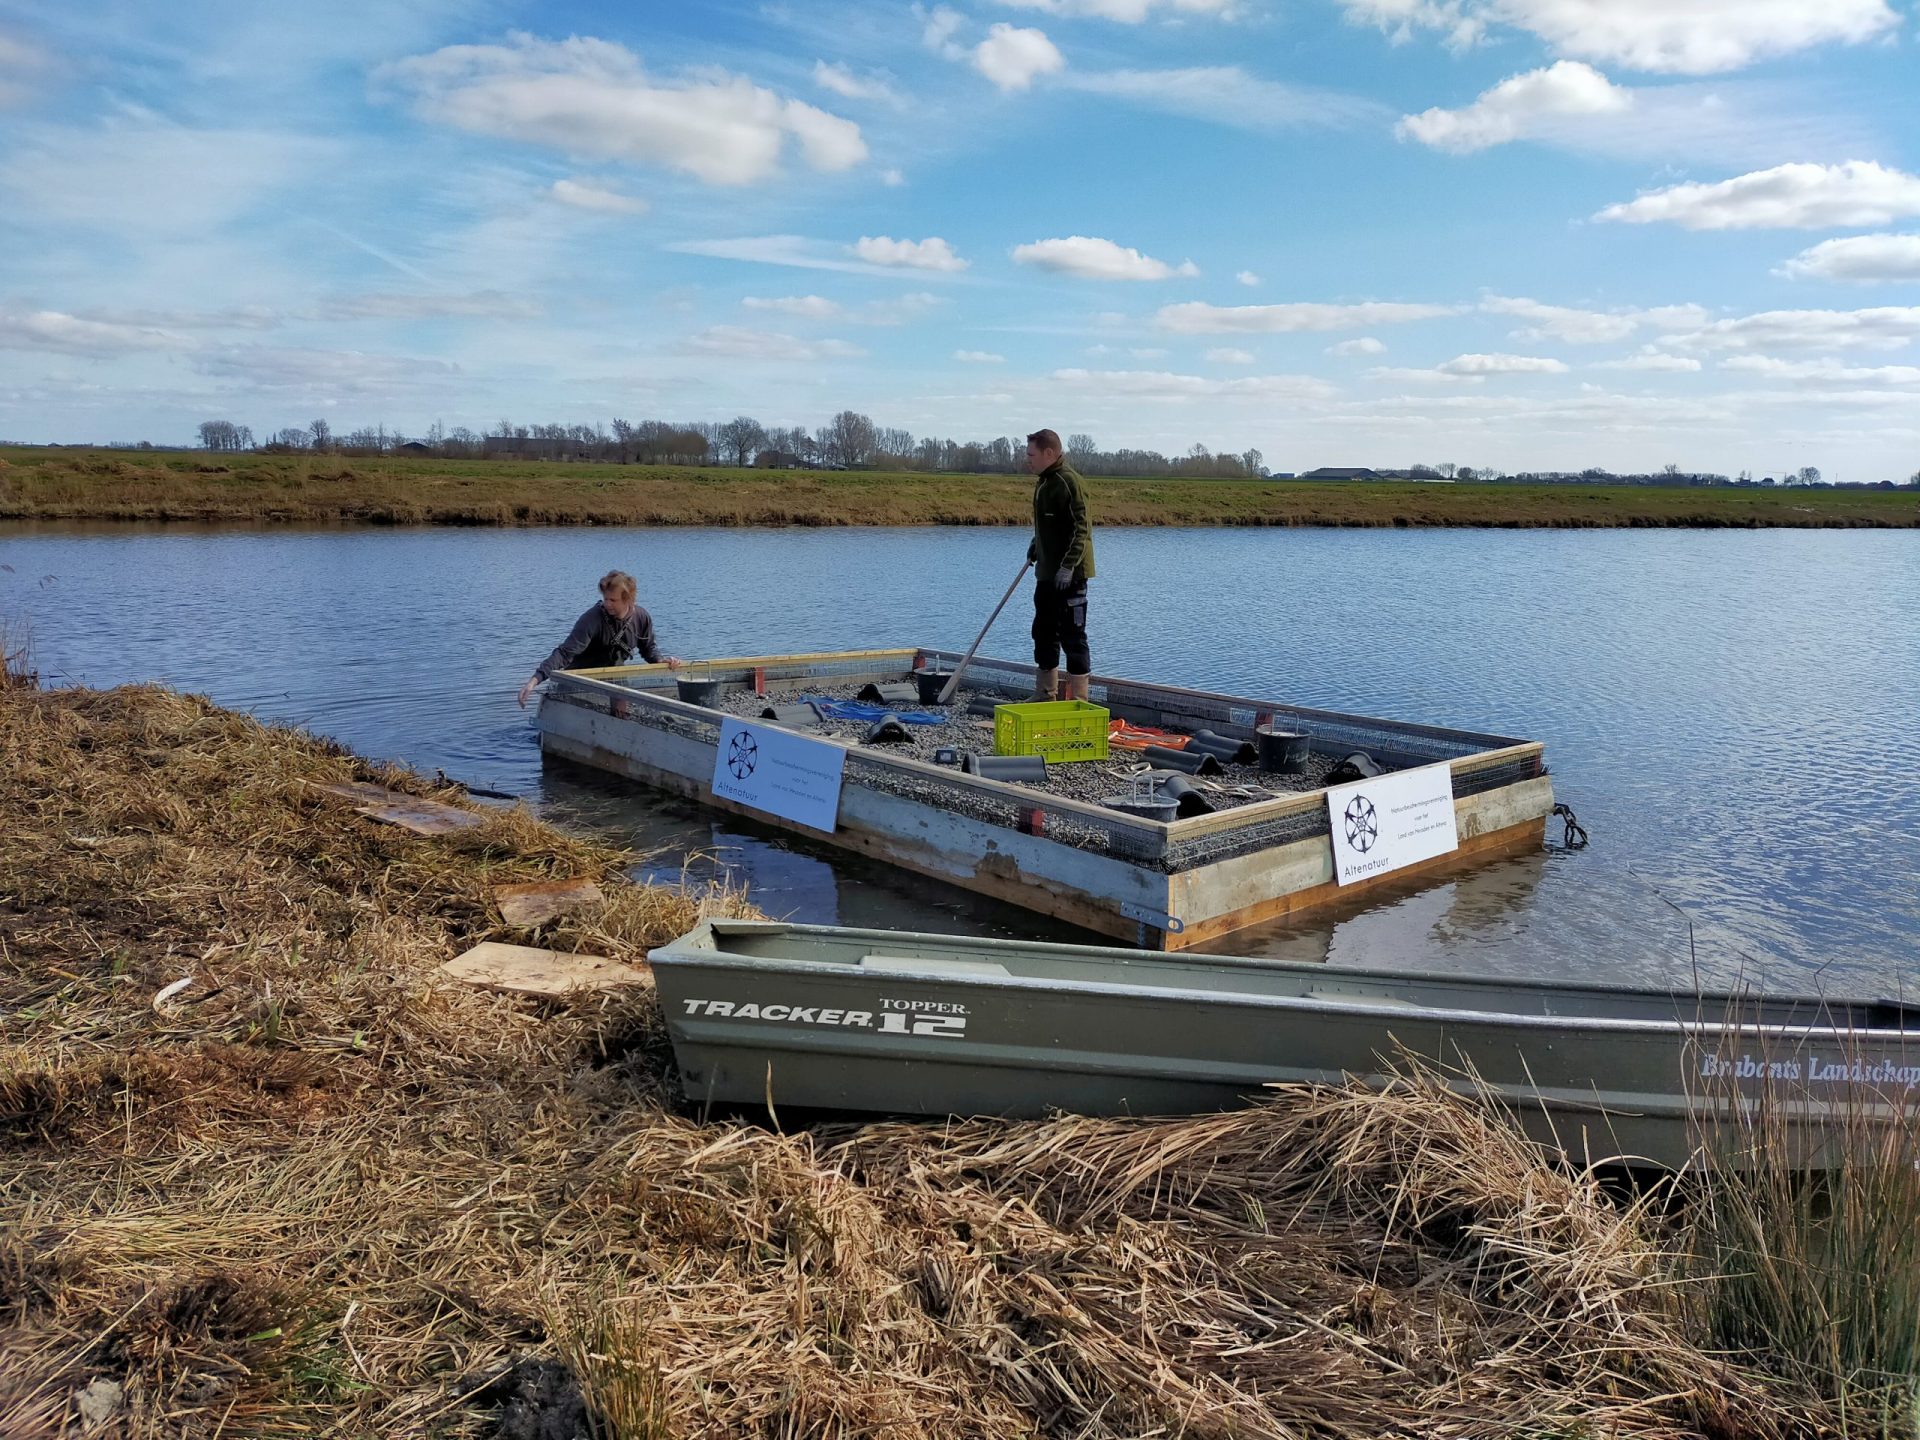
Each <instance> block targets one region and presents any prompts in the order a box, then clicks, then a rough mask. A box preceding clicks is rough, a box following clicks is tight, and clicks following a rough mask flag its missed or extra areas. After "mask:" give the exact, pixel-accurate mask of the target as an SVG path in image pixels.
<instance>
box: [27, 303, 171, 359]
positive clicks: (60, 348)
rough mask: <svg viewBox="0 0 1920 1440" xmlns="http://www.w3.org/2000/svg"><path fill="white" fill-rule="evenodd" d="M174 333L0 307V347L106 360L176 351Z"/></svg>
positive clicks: (148, 327)
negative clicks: (141, 351) (161, 351)
mask: <svg viewBox="0 0 1920 1440" xmlns="http://www.w3.org/2000/svg"><path fill="white" fill-rule="evenodd" d="M184 345H185V342H184V341H183V340H182V339H181V338H180V337H179V336H177V335H170V334H168V333H167V332H166V331H164V330H159V329H154V328H152V327H150V326H144V325H124V324H118V323H115V322H112V321H104V320H84V319H82V318H81V317H79V316H78V315H68V314H66V313H64V312H63V311H59V310H33V311H6V310H0V350H45V351H51V352H53V353H55V354H60V355H85V356H89V357H92V358H94V359H107V358H109V357H112V356H115V355H125V354H128V353H130V352H132V351H137V350H177V349H181V348H183V346H184Z"/></svg>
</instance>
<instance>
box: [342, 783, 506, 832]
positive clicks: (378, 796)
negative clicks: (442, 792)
mask: <svg viewBox="0 0 1920 1440" xmlns="http://www.w3.org/2000/svg"><path fill="white" fill-rule="evenodd" d="M314 788H315V789H316V790H325V791H326V792H327V793H328V794H329V795H338V796H339V797H340V798H341V799H343V800H345V801H347V802H348V803H350V804H351V805H352V806H353V808H354V809H356V810H358V811H359V812H360V813H361V814H362V815H365V816H366V817H367V818H368V819H369V820H378V821H379V822H380V823H381V824H383V825H397V826H399V827H400V828H401V829H402V830H406V831H410V832H411V833H413V834H415V835H452V834H455V833H457V832H458V831H461V830H471V829H473V827H474V826H476V825H484V824H486V823H487V817H486V816H484V815H477V814H475V813H474V812H473V811H471V810H462V809H460V808H459V807H458V806H455V805H444V804H442V803H441V802H440V801H438V800H423V799H421V798H420V797H419V796H418V795H402V794H401V793H400V792H399V791H398V790H388V789H386V788H385V787H383V786H379V785H369V784H367V783H365V782H364V781H358V780H356V781H350V782H348V783H346V784H342V785H320V784H315V785H314Z"/></svg>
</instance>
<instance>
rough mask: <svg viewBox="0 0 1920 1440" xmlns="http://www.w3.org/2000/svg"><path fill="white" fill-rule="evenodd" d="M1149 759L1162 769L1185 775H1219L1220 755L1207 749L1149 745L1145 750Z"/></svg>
mask: <svg viewBox="0 0 1920 1440" xmlns="http://www.w3.org/2000/svg"><path fill="white" fill-rule="evenodd" d="M1143 754H1144V755H1145V758H1146V759H1147V761H1148V762H1149V763H1150V764H1152V765H1156V766H1158V767H1159V768H1160V769H1162V770H1178V771H1180V772H1181V773H1182V774H1183V775H1218V774H1220V773H1221V769H1220V757H1219V756H1218V755H1209V754H1208V753H1207V752H1206V751H1205V750H1194V751H1187V750H1169V749H1167V747H1166V746H1164V745H1149V746H1147V748H1146V750H1145V751H1144V752H1143Z"/></svg>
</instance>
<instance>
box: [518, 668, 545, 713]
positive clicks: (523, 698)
mask: <svg viewBox="0 0 1920 1440" xmlns="http://www.w3.org/2000/svg"><path fill="white" fill-rule="evenodd" d="M539 688H540V677H539V676H538V675H530V676H528V677H527V683H526V684H524V685H522V686H521V687H520V708H521V709H522V710H524V709H526V708H527V701H528V700H529V699H530V698H531V697H532V695H533V692H534V691H535V690H537V689H539Z"/></svg>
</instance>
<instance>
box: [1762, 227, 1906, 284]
mask: <svg viewBox="0 0 1920 1440" xmlns="http://www.w3.org/2000/svg"><path fill="white" fill-rule="evenodd" d="M1773 273H1774V274H1776V275H1779V276H1781V277H1782V278H1784V279H1789V280H1853V281H1859V282H1862V283H1872V282H1874V281H1879V280H1920V235H1851V236H1848V237H1847V238H1846V239H1844V240H1822V241H1821V242H1820V243H1819V244H1818V245H1815V246H1813V247H1812V248H1811V249H1808V250H1802V251H1801V252H1800V253H1799V254H1798V255H1796V256H1794V257H1793V258H1792V259H1791V260H1789V261H1787V262H1786V264H1784V265H1782V266H1780V267H1779V268H1778V269H1777V270H1775V271H1774V272H1773Z"/></svg>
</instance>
